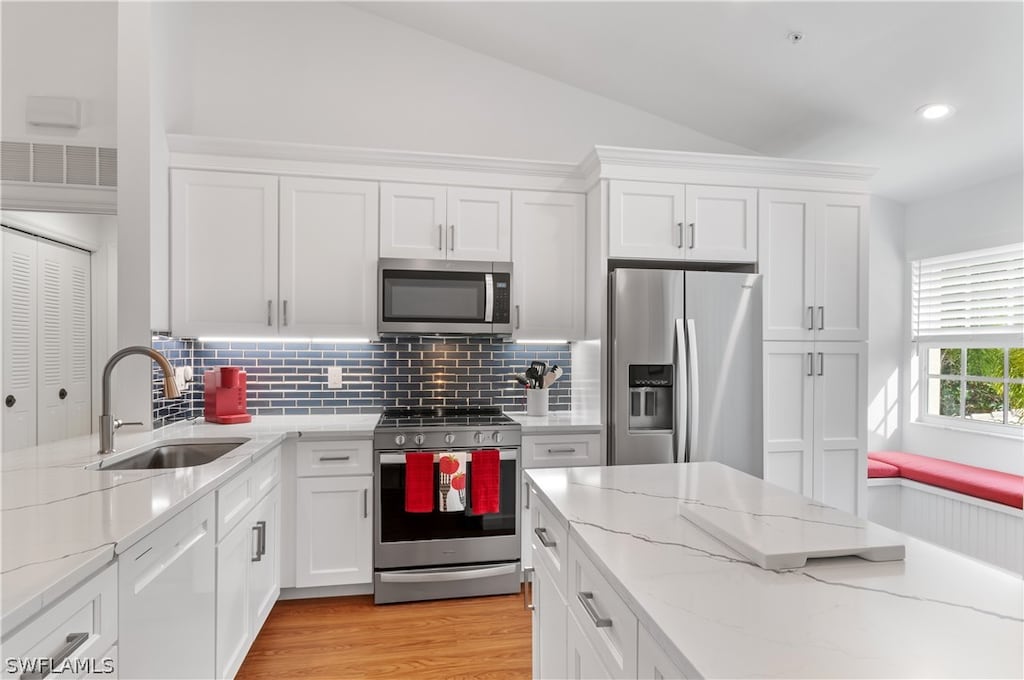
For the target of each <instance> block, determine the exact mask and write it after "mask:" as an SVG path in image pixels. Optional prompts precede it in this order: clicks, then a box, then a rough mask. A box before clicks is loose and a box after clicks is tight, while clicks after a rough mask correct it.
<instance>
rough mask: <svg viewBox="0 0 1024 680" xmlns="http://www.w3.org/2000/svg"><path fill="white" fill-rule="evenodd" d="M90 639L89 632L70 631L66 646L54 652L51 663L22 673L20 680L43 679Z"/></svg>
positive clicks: (65, 640) (65, 641)
mask: <svg viewBox="0 0 1024 680" xmlns="http://www.w3.org/2000/svg"><path fill="white" fill-rule="evenodd" d="M88 639H89V634H88V633H69V634H68V636H67V637H66V638H65V639H64V646H63V647H61V648H60V649H58V650H57V652H56V654H53V655H52V656H51V657H50V660H49V663H48V664H46V665H45V666H44V670H40V671H38V672H32V673H22V674H21V676H20V680H42V678H45V677H46V676H48V675H49V674H50V673H51V672H52V671H53V669H54V668H56V667H59V666H60V665H61V664H63V663H64V662H65V661H66V660H67V658H68V657H69V656H71V655H72V654H74V652H75V650H76V649H78V648H79V647H81V646H82V645H84V644H85V641H86V640H88Z"/></svg>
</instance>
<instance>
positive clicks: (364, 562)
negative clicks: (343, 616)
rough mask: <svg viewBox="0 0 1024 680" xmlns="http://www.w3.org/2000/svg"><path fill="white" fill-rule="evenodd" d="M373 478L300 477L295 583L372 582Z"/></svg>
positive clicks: (299, 584)
mask: <svg viewBox="0 0 1024 680" xmlns="http://www.w3.org/2000/svg"><path fill="white" fill-rule="evenodd" d="M372 484H373V478H372V477H365V476H363V477H307V478H301V479H298V480H296V513H295V515H296V521H297V526H296V528H295V585H296V586H297V587H299V588H304V587H306V586H335V585H344V584H352V583H370V582H371V581H372V580H373V559H372V558H373V531H372V530H373V515H372V512H373V499H372V498H371V497H370V496H371V487H372Z"/></svg>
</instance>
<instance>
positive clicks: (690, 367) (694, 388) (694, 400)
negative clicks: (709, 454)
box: [686, 319, 700, 462]
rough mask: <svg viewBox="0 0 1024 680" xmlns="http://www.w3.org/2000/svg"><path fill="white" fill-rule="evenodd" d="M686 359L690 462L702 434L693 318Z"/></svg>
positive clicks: (689, 325) (687, 458) (687, 332)
mask: <svg viewBox="0 0 1024 680" xmlns="http://www.w3.org/2000/svg"><path fill="white" fill-rule="evenodd" d="M686 360H687V373H688V374H689V377H690V379H689V381H688V382H689V391H690V428H689V430H690V431H689V433H688V434H687V446H686V461H687V462H689V461H690V456H691V455H692V454H693V449H694V448H695V447H696V446H697V441H698V439H697V437H698V436H699V434H700V377H699V375H698V371H697V367H698V366H699V365H700V359H699V357H698V356H697V326H696V323H695V322H694V320H693V319H687V320H686Z"/></svg>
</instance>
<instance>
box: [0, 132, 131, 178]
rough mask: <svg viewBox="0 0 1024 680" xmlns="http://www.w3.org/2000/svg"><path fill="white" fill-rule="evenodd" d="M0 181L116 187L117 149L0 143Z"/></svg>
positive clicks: (30, 143)
mask: <svg viewBox="0 0 1024 680" xmlns="http://www.w3.org/2000/svg"><path fill="white" fill-rule="evenodd" d="M0 180H3V181H5V182H32V183H33V184H36V183H39V184H66V185H74V186H86V187H96V186H99V187H116V186H117V149H113V148H107V147H96V146H65V145H63V144H35V143H32V142H7V141H5V142H0Z"/></svg>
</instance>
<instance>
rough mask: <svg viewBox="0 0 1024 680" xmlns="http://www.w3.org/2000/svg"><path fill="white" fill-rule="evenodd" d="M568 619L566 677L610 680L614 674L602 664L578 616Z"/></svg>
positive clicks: (578, 679) (584, 679)
mask: <svg viewBox="0 0 1024 680" xmlns="http://www.w3.org/2000/svg"><path fill="white" fill-rule="evenodd" d="M566 618H567V622H566V631H565V637H566V640H565V642H566V655H567V656H568V659H567V661H568V663H567V668H566V674H565V677H567V678H571V679H572V680H591V679H598V680H605V679H610V678H611V677H612V674H611V673H610V672H609V671H608V669H607V668H605V667H604V664H603V663H601V657H599V656H598V655H597V650H596V649H594V646H593V645H592V644H590V640H588V639H587V636H586V634H585V633H584V632H583V628H582V627H581V626H580V623H579V621H577V620H576V616H575V615H574V614H572V613H569V614H568V615H567V617H566Z"/></svg>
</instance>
